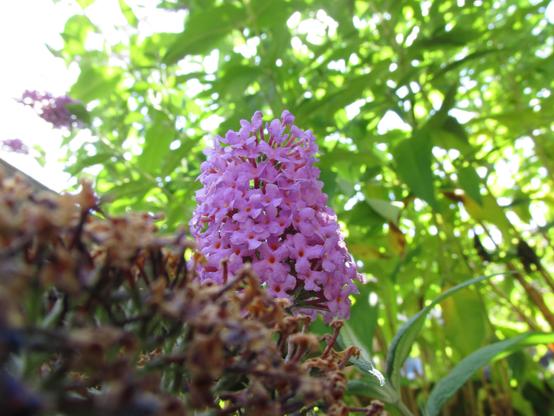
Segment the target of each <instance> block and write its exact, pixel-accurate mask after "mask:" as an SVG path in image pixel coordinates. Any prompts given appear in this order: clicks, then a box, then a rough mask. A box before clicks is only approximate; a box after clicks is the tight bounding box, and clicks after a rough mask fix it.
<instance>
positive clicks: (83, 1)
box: [77, 0, 94, 9]
mask: <svg viewBox="0 0 554 416" xmlns="http://www.w3.org/2000/svg"><path fill="white" fill-rule="evenodd" d="M77 3H79V6H81V7H82V8H83V9H86V8H87V7H88V6H90V5H91V4H92V3H94V0H77Z"/></svg>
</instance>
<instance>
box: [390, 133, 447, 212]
mask: <svg viewBox="0 0 554 416" xmlns="http://www.w3.org/2000/svg"><path fill="white" fill-rule="evenodd" d="M431 148H432V145H431V140H430V139H429V137H427V136H424V135H422V134H416V135H415V136H414V137H413V138H411V139H407V140H404V141H402V142H400V144H398V146H396V148H394V149H393V151H392V155H393V157H394V161H395V162H396V168H397V173H398V175H399V176H400V179H402V180H403V181H404V182H405V183H406V184H407V185H408V186H409V187H410V189H411V190H412V191H413V193H414V194H415V195H416V196H417V197H419V198H421V199H423V200H425V201H427V202H428V203H429V204H430V205H431V207H433V208H435V209H436V208H437V201H436V199H435V189H434V185H433V173H432V171H431Z"/></svg>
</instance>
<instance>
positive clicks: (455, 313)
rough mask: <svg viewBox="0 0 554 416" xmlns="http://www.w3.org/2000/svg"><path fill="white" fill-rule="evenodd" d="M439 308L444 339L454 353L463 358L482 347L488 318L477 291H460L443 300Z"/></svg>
mask: <svg viewBox="0 0 554 416" xmlns="http://www.w3.org/2000/svg"><path fill="white" fill-rule="evenodd" d="M441 308H442V312H443V318H444V332H445V335H446V338H447V339H448V341H449V343H450V344H451V345H452V347H453V348H454V349H455V350H456V351H459V352H460V353H461V355H462V356H464V355H467V354H469V353H470V352H471V351H473V350H475V349H477V348H479V347H480V346H481V345H483V341H484V339H485V337H486V335H487V323H488V318H487V312H486V310H485V309H484V307H483V301H482V299H481V297H480V296H479V293H478V292H477V291H475V290H471V289H469V288H468V289H465V290H462V291H461V292H460V293H458V294H457V295H456V296H453V297H451V298H448V299H445V300H444V302H443V303H442V305H441Z"/></svg>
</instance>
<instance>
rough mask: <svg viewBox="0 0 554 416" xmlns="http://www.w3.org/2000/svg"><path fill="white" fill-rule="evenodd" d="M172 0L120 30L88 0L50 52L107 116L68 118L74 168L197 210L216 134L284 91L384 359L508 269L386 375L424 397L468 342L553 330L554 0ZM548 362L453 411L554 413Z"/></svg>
mask: <svg viewBox="0 0 554 416" xmlns="http://www.w3.org/2000/svg"><path fill="white" fill-rule="evenodd" d="M146 3H148V2H146ZM158 3H159V4H158V6H157V7H158V9H159V10H158V12H159V13H167V14H172V15H174V16H173V17H174V18H177V19H180V18H182V19H183V26H182V27H183V29H182V31H181V32H180V33H173V32H164V31H163V29H164V28H163V27H162V28H161V30H160V31H159V32H158V31H152V30H145V28H146V27H147V25H146V23H147V22H145V19H143V18H141V17H138V16H140V15H142V14H144V13H141V12H144V10H143V9H144V7H145V6H144V4H145V3H144V2H140V1H132V0H128V1H126V0H119V7H120V11H121V14H122V16H123V17H124V22H125V24H122V25H119V26H118V28H117V31H116V32H115V33H117V36H115V35H113V33H112V34H110V35H108V34H107V33H105V32H103V30H102V28H101V23H102V22H99V21H94V20H91V18H89V17H88V16H89V12H88V11H89V10H90V9H89V7H90V8H92V7H94V1H79V4H80V5H81V6H82V12H81V13H79V14H76V15H75V16H73V17H71V18H70V19H69V20H68V21H67V23H66V25H65V28H64V30H63V35H62V36H63V38H64V41H65V44H64V47H63V49H61V50H59V51H54V53H56V54H57V55H58V56H60V57H62V58H63V59H64V60H65V61H66V62H67V63H68V64H72V65H75V64H77V65H78V66H79V68H80V76H79V78H78V79H77V81H76V83H75V84H74V85H73V87H72V89H71V91H70V95H71V96H72V97H73V98H76V99H79V100H81V101H82V102H83V104H84V106H83V108H80V109H78V111H77V110H76V111H77V112H76V114H78V115H79V116H80V117H81V118H82V119H83V121H85V122H87V123H88V126H89V129H90V132H91V133H92V134H88V131H87V130H85V131H76V132H73V133H71V134H70V135H68V137H67V139H66V143H67V144H69V145H70V146H69V148H71V149H76V150H74V151H71V152H68V158H67V169H68V171H69V172H71V173H72V174H74V175H80V176H82V175H83V173H86V172H89V173H90V174H91V175H94V179H95V184H96V188H97V190H98V191H99V192H100V193H102V194H104V195H106V198H108V199H110V198H112V199H114V200H115V199H117V200H116V201H115V202H113V203H112V204H111V205H110V206H109V209H110V210H111V211H113V212H120V211H125V210H128V209H135V210H136V209H138V210H147V211H152V212H160V211H161V212H165V214H166V217H165V220H164V221H163V223H162V226H163V227H164V228H165V229H167V230H173V229H175V228H176V227H179V226H182V225H184V224H186V223H187V221H188V219H189V218H190V215H191V212H192V209H193V208H194V205H195V201H194V192H195V190H196V189H198V184H197V183H196V182H195V178H196V176H197V175H198V173H199V166H200V164H201V163H202V161H203V160H204V156H203V154H202V150H203V149H204V147H205V146H206V145H207V144H209V137H210V136H213V135H214V134H216V133H219V134H224V133H225V131H226V130H227V129H229V128H233V129H236V128H237V127H238V125H239V120H240V119H241V118H249V117H250V116H251V114H252V113H253V112H254V111H255V110H257V109H261V110H263V111H264V113H265V114H267V115H269V114H272V115H279V114H280V113H281V111H282V110H283V109H285V108H286V109H289V110H290V111H291V112H292V113H293V114H295V115H296V117H297V119H296V122H297V124H298V125H299V126H300V127H302V128H309V129H312V130H313V132H314V133H315V135H316V137H317V138H318V144H319V146H320V162H319V165H318V166H319V168H320V169H321V177H322V180H323V181H324V182H325V191H326V192H327V194H328V195H329V201H330V204H331V206H332V207H333V208H334V209H335V210H336V211H337V213H338V216H339V219H340V220H341V222H342V223H343V225H344V229H345V232H346V233H347V236H348V238H347V239H348V244H349V248H350V250H351V252H352V253H353V255H354V256H355V258H356V259H357V260H358V261H359V262H360V267H361V270H362V271H363V272H364V273H365V274H366V276H367V277H368V283H367V284H366V285H365V286H363V287H362V288H361V295H360V296H359V297H358V298H357V299H356V304H355V305H354V307H353V311H352V319H351V320H350V322H349V328H350V334H351V335H353V336H354V339H356V340H358V342H359V343H360V344H361V345H363V347H364V349H365V350H366V351H367V353H368V355H370V356H371V357H372V358H373V360H374V361H375V364H376V366H377V368H379V369H381V370H383V372H384V371H385V367H386V364H385V360H386V351H387V349H388V348H389V346H390V345H391V343H392V341H393V337H394V334H395V333H396V332H397V331H398V330H399V329H400V327H401V326H402V324H403V323H404V322H405V321H406V320H407V319H408V317H410V316H414V315H415V314H416V313H417V312H418V311H420V310H421V309H422V308H423V307H424V306H426V305H427V304H428V302H429V300H431V299H433V298H435V297H437V296H438V295H439V294H440V293H442V292H444V291H445V290H447V289H448V288H452V287H453V286H455V285H457V284H460V283H462V282H464V281H467V280H468V279H471V278H474V277H475V276H479V275H488V274H491V273H501V272H508V274H505V275H503V276H500V277H498V276H497V277H494V278H491V279H487V280H486V282H484V283H481V284H480V285H471V286H469V287H468V288H465V289H464V290H461V291H457V293H456V294H455V295H454V296H452V297H448V298H447V299H446V300H444V301H443V302H442V303H440V306H436V307H435V308H433V309H431V308H429V309H430V312H431V313H430V314H429V316H428V317H427V319H426V320H425V321H424V322H423V321H422V322H421V325H422V328H423V330H422V331H421V334H419V335H417V334H416V336H415V338H414V340H412V341H411V342H410V343H409V344H408V345H407V346H406V348H408V349H407V351H405V353H404V354H405V355H406V356H407V355H408V354H411V357H412V358H416V359H417V360H419V363H420V364H421V367H422V371H421V372H417V371H416V372H414V371H413V370H410V368H408V367H404V369H403V370H402V371H400V368H394V371H396V373H395V374H392V373H390V374H389V376H391V377H394V378H396V379H397V381H398V383H399V385H395V387H397V388H398V389H399V391H401V394H402V397H403V400H404V402H405V403H406V404H407V406H408V407H409V408H410V409H411V410H412V411H413V412H417V411H418V410H417V409H418V408H423V407H424V403H425V402H426V400H427V398H428V397H429V395H430V391H431V390H432V388H433V386H434V385H435V383H436V382H437V381H438V380H440V379H441V378H442V377H444V376H445V375H446V374H447V373H448V372H449V371H450V369H452V368H453V367H455V365H456V364H457V363H459V362H460V360H462V358H463V357H465V356H467V355H468V354H471V353H472V352H474V351H476V350H479V349H480V348H487V347H485V345H487V344H491V343H495V342H498V341H500V340H503V339H505V338H512V337H517V336H518V335H519V334H523V333H527V332H528V331H552V330H553V328H554V315H553V312H552V309H553V308H552V305H554V294H553V293H554V279H553V277H552V276H551V274H550V273H549V270H552V266H553V263H554V251H553V249H552V243H551V241H552V238H553V237H554V232H553V230H552V225H554V199H553V196H552V195H553V192H552V191H553V189H552V188H553V186H554V180H553V178H554V136H553V131H554V130H553V123H552V120H553V119H554V105H553V104H554V102H553V100H554V97H553V95H552V86H553V82H554V81H553V78H552V74H553V73H554V54H553V46H554V36H553V35H554V26H553V25H552V23H549V22H548V20H547V16H546V8H547V6H548V3H549V2H548V1H539V0H496V1H492V0H491V1H489V0H482V1H480V0H473V1H472V0H465V1H464V0H458V1H451V0H442V1H441V0H434V1H431V0H426V1H420V0H372V1H355V0H290V1H286V0H241V1H239V0H237V1H235V0H228V1H221V0H220V1H218V0H164V1H160V2H158ZM550 8H552V6H550ZM146 33H147V34H146ZM418 333H419V331H418ZM414 341H415V346H414V347H413V348H412V344H413V343H414ZM393 345H394V344H393ZM494 345H497V344H494ZM404 358H405V357H404ZM541 358H542V364H539V359H541ZM389 361H390V356H389ZM403 362H404V359H402V360H401V362H400V363H398V364H399V365H400V366H402V364H403ZM483 364H484V363H483ZM545 367H546V368H545ZM552 368H553V362H552V344H551V345H550V350H548V348H547V347H546V346H544V345H543V346H539V347H537V348H536V349H535V350H534V351H533V354H529V353H518V354H514V355H512V356H510V358H509V359H507V360H500V361H496V362H495V363H494V364H491V365H489V366H488V367H487V369H486V371H485V372H483V371H480V372H477V373H475V375H474V376H473V378H472V382H471V383H466V384H465V385H464V387H462V390H461V391H460V393H459V394H458V395H457V396H456V397H455V398H454V399H453V400H451V401H450V402H449V403H448V404H447V406H446V407H445V409H446V410H445V414H483V413H485V414H489V413H495V414H521V415H531V414H549V412H552V411H553V408H554V401H553V399H552V398H553V397H554V395H553V394H552V391H553V389H554V383H553V380H552ZM471 374H473V372H472V373H471ZM469 377H470V376H469V375H468V378H469ZM394 378H393V379H394ZM358 387H359V386H358ZM431 396H432V397H434V396H433V395H432V394H431ZM428 409H429V408H428Z"/></svg>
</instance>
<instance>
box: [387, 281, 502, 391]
mask: <svg viewBox="0 0 554 416" xmlns="http://www.w3.org/2000/svg"><path fill="white" fill-rule="evenodd" d="M501 274H503V273H495V274H491V275H487V276H479V277H476V278H474V279H470V280H468V281H465V282H463V283H460V284H459V285H457V286H454V287H451V288H450V289H448V290H446V291H445V292H444V293H442V294H441V295H439V296H437V297H436V298H435V299H434V300H433V301H432V302H431V303H430V304H429V305H427V306H426V307H425V308H423V309H422V310H420V311H419V312H418V313H417V314H416V315H414V316H412V317H411V318H410V319H409V320H408V321H407V322H406V323H405V324H404V325H402V327H401V328H400V329H399V330H398V332H397V333H396V335H395V336H394V338H393V340H392V342H391V345H390V347H389V351H388V353H387V371H386V376H387V379H389V380H390V381H391V383H392V385H393V386H394V387H398V384H399V381H400V369H401V368H402V365H403V364H404V361H405V360H406V358H408V355H409V354H410V350H411V349H412V346H413V344H414V342H415V340H416V338H417V336H418V335H419V332H420V331H421V328H422V327H423V324H424V323H425V318H426V317H427V314H428V313H429V312H430V311H431V309H433V307H434V306H435V305H437V304H438V303H440V302H441V301H442V300H444V299H446V298H448V297H449V296H452V295H453V294H455V293H456V292H459V291H460V290H462V289H464V288H466V287H468V286H471V285H474V284H476V283H479V282H482V281H483V280H487V279H490V278H492V277H494V276H498V275H501Z"/></svg>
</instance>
